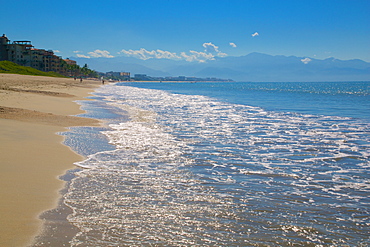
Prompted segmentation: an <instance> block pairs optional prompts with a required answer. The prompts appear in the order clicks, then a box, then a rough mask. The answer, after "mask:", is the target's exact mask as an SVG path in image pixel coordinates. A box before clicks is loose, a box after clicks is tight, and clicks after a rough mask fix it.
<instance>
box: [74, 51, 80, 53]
mask: <svg viewBox="0 0 370 247" xmlns="http://www.w3.org/2000/svg"><path fill="white" fill-rule="evenodd" d="M73 53H82V51H73Z"/></svg>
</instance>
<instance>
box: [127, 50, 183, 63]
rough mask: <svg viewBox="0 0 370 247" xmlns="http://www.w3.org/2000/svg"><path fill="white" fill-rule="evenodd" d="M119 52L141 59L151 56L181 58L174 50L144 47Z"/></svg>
mask: <svg viewBox="0 0 370 247" xmlns="http://www.w3.org/2000/svg"><path fill="white" fill-rule="evenodd" d="M120 53H122V54H125V55H127V56H130V57H136V58H139V59H142V60H148V59H151V58H158V59H162V58H166V59H175V60H176V59H181V57H180V56H178V55H177V54H176V53H174V52H169V51H163V50H159V49H158V50H156V51H155V50H152V51H148V50H146V49H144V48H141V49H140V50H122V51H121V52H120Z"/></svg>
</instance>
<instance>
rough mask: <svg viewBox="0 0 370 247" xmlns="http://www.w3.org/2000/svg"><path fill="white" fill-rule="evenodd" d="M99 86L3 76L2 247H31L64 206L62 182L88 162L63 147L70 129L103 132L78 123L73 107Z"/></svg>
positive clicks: (0, 82)
mask: <svg viewBox="0 0 370 247" xmlns="http://www.w3.org/2000/svg"><path fill="white" fill-rule="evenodd" d="M100 85H101V83H100V82H99V81H93V80H84V81H83V82H82V83H80V82H79V81H74V80H73V78H53V77H42V76H25V75H14V74H0V146H1V148H0V150H1V151H0V152H1V163H0V164H1V165H0V168H1V173H0V197H1V204H0V217H1V219H2V220H1V221H2V224H1V225H0V245H1V246H28V245H30V244H32V242H33V241H34V238H35V237H36V236H37V235H39V234H40V233H41V231H42V228H43V222H44V220H42V219H41V218H40V215H41V214H42V213H44V212H45V211H47V210H50V209H53V208H55V207H56V206H57V205H58V202H59V200H60V196H61V195H60V190H62V189H63V188H64V186H65V184H66V181H63V180H61V179H59V178H58V177H59V176H61V175H63V174H65V173H66V171H68V170H70V169H73V168H74V167H75V166H74V165H73V163H74V162H77V161H81V160H83V157H82V156H81V155H78V154H77V153H75V152H73V151H72V150H71V149H70V148H69V147H67V146H65V145H64V144H63V143H62V142H63V140H64V137H63V136H61V135H58V133H60V132H65V131H68V129H67V128H68V127H71V126H100V122H99V121H98V120H95V119H89V118H81V117H74V116H71V115H77V114H81V113H83V112H84V111H83V110H81V109H80V106H79V105H78V104H77V103H76V102H74V101H76V100H88V99H86V97H88V96H89V93H91V92H93V91H94V89H95V88H97V87H99V86H100Z"/></svg>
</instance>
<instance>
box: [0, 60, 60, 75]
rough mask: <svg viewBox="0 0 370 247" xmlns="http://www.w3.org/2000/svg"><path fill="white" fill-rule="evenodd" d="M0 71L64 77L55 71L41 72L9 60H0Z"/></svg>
mask: <svg viewBox="0 0 370 247" xmlns="http://www.w3.org/2000/svg"><path fill="white" fill-rule="evenodd" d="M0 73H6V74H19V75H38V76H52V77H65V76H63V75H60V74H58V73H56V72H43V71H40V70H37V69H34V68H31V67H27V66H21V65H18V64H16V63H13V62H10V61H0Z"/></svg>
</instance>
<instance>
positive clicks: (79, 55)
mask: <svg viewBox="0 0 370 247" xmlns="http://www.w3.org/2000/svg"><path fill="white" fill-rule="evenodd" d="M76 56H77V57H83V58H90V57H89V56H86V55H82V54H76Z"/></svg>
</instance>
